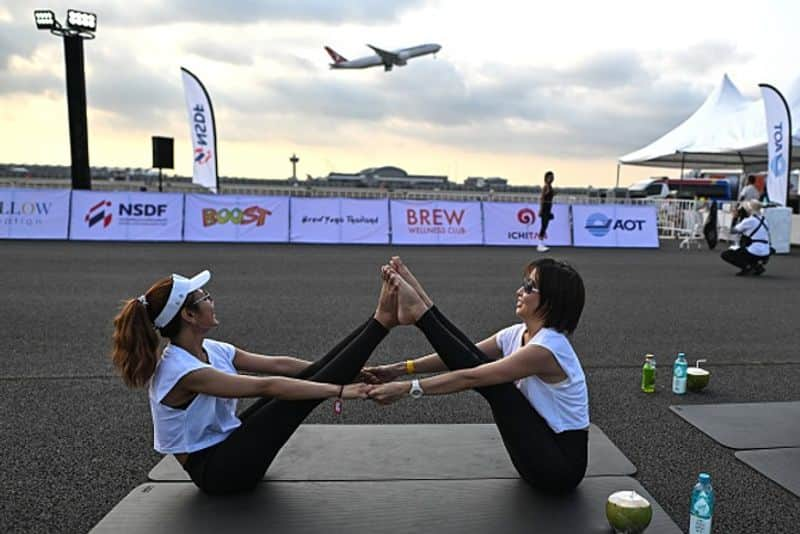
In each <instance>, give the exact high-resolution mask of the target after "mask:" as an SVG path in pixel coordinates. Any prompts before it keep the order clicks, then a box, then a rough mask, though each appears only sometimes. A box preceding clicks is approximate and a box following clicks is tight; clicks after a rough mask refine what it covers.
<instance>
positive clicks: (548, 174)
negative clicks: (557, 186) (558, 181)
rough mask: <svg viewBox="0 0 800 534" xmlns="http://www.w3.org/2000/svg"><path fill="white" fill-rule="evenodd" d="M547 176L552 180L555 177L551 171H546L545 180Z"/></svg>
mask: <svg viewBox="0 0 800 534" xmlns="http://www.w3.org/2000/svg"><path fill="white" fill-rule="evenodd" d="M548 176H552V177H553V178H555V177H556V175H555V174H554V173H553V171H547V172H546V173H544V177H545V178H547V177H548Z"/></svg>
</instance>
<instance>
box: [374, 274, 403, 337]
mask: <svg viewBox="0 0 800 534" xmlns="http://www.w3.org/2000/svg"><path fill="white" fill-rule="evenodd" d="M388 271H389V269H387V268H386V267H384V268H383V269H381V278H383V284H382V285H381V294H380V296H379V297H378V307H377V308H376V309H375V315H374V317H375V320H376V321H378V322H379V323H381V324H382V325H383V326H384V327H385V328H386V329H387V330H390V329H392V328H393V327H395V326H397V324H398V322H397V284H394V283H392V281H391V280H390V277H389V272H388Z"/></svg>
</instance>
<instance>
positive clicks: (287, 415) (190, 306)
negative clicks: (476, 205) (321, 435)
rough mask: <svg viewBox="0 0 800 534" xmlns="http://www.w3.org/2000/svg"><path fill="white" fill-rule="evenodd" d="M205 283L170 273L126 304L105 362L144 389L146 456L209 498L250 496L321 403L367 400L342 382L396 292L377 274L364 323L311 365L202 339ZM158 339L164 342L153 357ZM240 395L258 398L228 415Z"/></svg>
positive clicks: (376, 334) (210, 323) (212, 320)
mask: <svg viewBox="0 0 800 534" xmlns="http://www.w3.org/2000/svg"><path fill="white" fill-rule="evenodd" d="M210 277H211V274H210V273H209V272H208V271H203V272H202V273H200V274H198V275H196V276H194V277H193V278H184V277H182V276H180V275H175V274H173V275H172V276H171V277H168V278H164V279H162V280H159V281H158V282H156V283H155V284H153V286H152V287H151V288H150V289H148V290H147V292H146V293H145V294H144V295H142V296H140V297H138V298H134V299H131V300H129V301H127V302H126V303H125V304H124V305H123V307H122V310H121V311H120V312H119V314H118V315H117V317H116V318H115V319H114V335H113V350H112V354H111V357H112V359H113V362H114V364H115V366H116V367H117V369H118V370H119V372H120V373H121V375H122V378H123V380H124V381H125V383H126V384H127V385H128V386H131V387H144V386H147V387H148V390H149V398H150V411H151V414H152V418H153V434H154V446H155V449H156V450H157V451H158V452H160V453H163V454H174V455H175V457H176V458H177V459H178V461H179V462H180V463H181V465H183V468H184V469H185V470H186V472H187V473H188V474H189V476H190V477H191V479H192V481H194V483H195V484H196V485H197V486H198V487H199V488H201V489H202V490H203V491H205V492H207V493H212V494H218V493H230V492H235V491H241V490H246V489H250V488H253V487H254V486H255V485H256V484H257V483H258V481H259V480H261V478H262V477H263V476H264V473H265V472H266V470H267V468H268V467H269V465H270V463H271V462H272V460H273V459H274V458H275V455H276V454H278V451H279V450H280V449H281V447H283V445H284V444H285V443H286V442H287V441H288V439H289V438H290V437H291V435H292V433H293V432H294V431H295V430H296V429H297V427H298V426H299V425H300V424H301V423H302V422H303V420H304V419H305V418H306V416H307V415H308V414H309V413H311V411H312V410H313V409H314V408H315V407H316V406H317V405H318V404H319V403H320V402H321V401H322V399H327V398H332V397H333V398H335V397H338V398H339V400H338V401H337V403H339V404H338V406H339V407H341V404H340V403H341V399H357V398H361V399H364V398H367V395H368V392H369V388H370V386H369V385H367V384H364V383H358V384H351V382H353V381H354V379H356V377H358V376H359V372H360V370H361V369H362V367H363V366H364V364H365V363H366V361H367V358H369V356H370V354H371V353H372V351H373V350H374V349H375V347H376V346H377V345H378V343H380V341H381V340H382V339H383V338H384V337H385V336H386V334H387V333H388V331H389V329H391V328H392V327H393V326H395V325H396V324H397V319H396V308H397V303H396V300H397V289H396V287H394V286H392V285H391V283H390V282H388V281H387V277H386V276H384V281H383V287H382V288H381V294H380V299H379V301H378V307H377V310H376V311H375V314H374V315H373V317H371V318H370V319H369V320H367V321H366V322H365V323H364V324H362V325H361V326H359V327H358V328H356V329H355V330H354V331H353V332H352V333H351V334H350V335H348V336H347V337H346V338H345V339H344V340H342V341H341V342H340V343H339V344H338V345H336V346H335V347H334V348H333V349H332V350H331V351H330V352H329V353H328V354H327V355H326V356H325V357H323V358H322V359H320V360H318V361H316V362H314V363H311V362H308V361H304V360H301V359H298V358H293V357H290V356H262V355H259V354H253V353H250V352H247V351H244V350H242V349H240V348H237V347H234V346H233V345H230V344H228V343H222V342H219V341H215V340H213V339H208V338H206V334H207V333H208V332H209V331H210V330H211V329H212V328H214V327H216V326H217V325H218V324H219V322H218V321H217V318H216V316H215V314H214V300H213V299H212V297H211V295H210V294H209V293H207V292H205V291H204V290H203V289H201V288H202V287H203V286H205V284H206V283H207V282H208V281H209V279H210ZM159 334H160V336H161V338H165V339H167V340H168V341H169V343H168V344H167V345H166V347H165V348H164V350H163V352H162V353H161V355H159V354H158V347H159V343H160V341H161V339H160V337H159ZM240 371H245V372H250V373H263V374H269V375H275V376H268V377H258V376H245V375H240V374H238V373H239V372H240ZM363 377H367V378H368V376H367V375H362V378H363ZM242 397H261V398H260V399H259V400H258V401H256V402H255V403H254V404H253V405H252V406H250V407H249V408H248V409H247V410H245V411H244V412H242V413H241V414H240V415H239V416H238V417H237V415H236V404H237V400H236V399H237V398H242Z"/></svg>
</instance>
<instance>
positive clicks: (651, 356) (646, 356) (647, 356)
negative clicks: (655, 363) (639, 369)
mask: <svg viewBox="0 0 800 534" xmlns="http://www.w3.org/2000/svg"><path fill="white" fill-rule="evenodd" d="M644 358H645V359H646V360H647V359H651V358H655V356H653V355H652V354H645V355H644Z"/></svg>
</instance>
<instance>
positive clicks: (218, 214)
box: [203, 206, 272, 227]
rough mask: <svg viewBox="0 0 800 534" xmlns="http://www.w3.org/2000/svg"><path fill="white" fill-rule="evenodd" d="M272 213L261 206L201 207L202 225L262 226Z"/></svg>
mask: <svg viewBox="0 0 800 534" xmlns="http://www.w3.org/2000/svg"><path fill="white" fill-rule="evenodd" d="M270 215H272V212H271V211H269V210H267V209H264V208H262V207H261V206H250V207H249V208H245V209H243V210H242V209H239V208H233V209H232V210H230V209H228V208H222V209H219V210H215V209H214V208H203V226H206V227H207V226H214V225H215V224H226V223H231V224H239V225H242V226H244V225H246V224H255V225H256V226H264V223H265V222H266V221H267V217H269V216H270Z"/></svg>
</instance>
